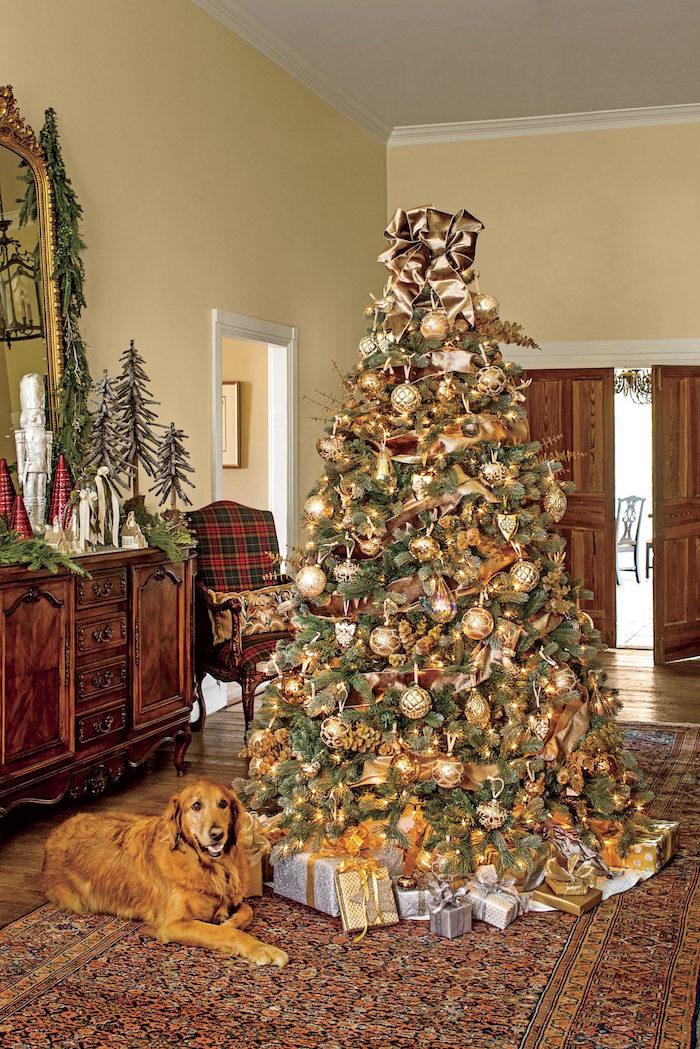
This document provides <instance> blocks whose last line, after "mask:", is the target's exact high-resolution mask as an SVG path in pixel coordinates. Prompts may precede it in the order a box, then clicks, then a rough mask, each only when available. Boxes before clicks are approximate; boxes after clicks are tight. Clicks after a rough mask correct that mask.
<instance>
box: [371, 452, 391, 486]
mask: <svg viewBox="0 0 700 1049" xmlns="http://www.w3.org/2000/svg"><path fill="white" fill-rule="evenodd" d="M374 480H375V481H376V482H377V484H378V485H379V487H380V488H383V489H384V491H385V492H387V493H388V494H389V495H391V493H392V492H395V491H396V470H395V469H394V464H393V463H392V461H391V456H390V455H389V453H388V452H387V450H386V448H382V449H381V451H380V452H379V454H378V456H377V462H376V464H375V467H374Z"/></svg>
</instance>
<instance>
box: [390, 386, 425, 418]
mask: <svg viewBox="0 0 700 1049" xmlns="http://www.w3.org/2000/svg"><path fill="white" fill-rule="evenodd" d="M422 400H423V398H422V397H421V395H420V391H419V390H418V389H417V388H416V387H415V386H412V385H411V383H410V382H402V383H401V384H400V385H399V386H395V387H394V389H393V390H392V391H391V403H392V404H393V406H394V408H395V409H396V411H397V412H401V414H402V415H408V414H410V412H415V410H416V408H418V406H419V405H420V403H421V401H422Z"/></svg>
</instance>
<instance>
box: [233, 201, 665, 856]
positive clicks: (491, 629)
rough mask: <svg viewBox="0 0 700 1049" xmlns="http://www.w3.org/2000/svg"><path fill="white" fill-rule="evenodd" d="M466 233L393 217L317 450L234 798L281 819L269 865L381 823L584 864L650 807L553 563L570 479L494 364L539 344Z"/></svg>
mask: <svg viewBox="0 0 700 1049" xmlns="http://www.w3.org/2000/svg"><path fill="white" fill-rule="evenodd" d="M482 228H483V227H482V224H481V223H480V222H479V221H478V220H477V219H474V218H473V217H472V216H471V215H469V214H468V213H466V212H460V213H458V214H456V215H454V216H453V215H449V214H446V213H444V212H440V211H437V210H435V209H433V208H419V209H415V210H413V211H409V212H403V211H398V212H397V213H396V215H395V216H394V218H393V220H392V222H391V224H390V226H389V227H388V229H387V230H386V234H385V235H386V237H387V239H388V240H389V247H388V249H387V250H386V251H385V252H384V253H383V254H382V255H380V261H382V262H384V263H385V265H386V266H387V268H388V270H389V281H388V283H387V285H386V287H385V289H384V293H383V294H382V296H381V297H379V298H377V299H375V300H374V302H373V303H372V305H371V306H370V307H368V310H367V314H368V316H369V317H370V318H371V327H370V329H369V330H368V332H367V334H366V336H365V337H364V338H362V340H361V341H360V344H359V354H360V363H359V364H358V366H357V370H356V371H355V372H353V373H352V374H350V375H349V376H348V377H347V378H346V380H345V386H346V395H345V397H344V399H343V401H342V403H340V404H339V406H338V407H336V408H335V409H334V418H333V420H332V424H331V425H330V426H329V428H328V432H327V433H326V435H325V436H323V437H322V438H321V439H320V441H319V442H318V451H319V453H320V455H321V457H322V458H323V459H324V460H325V467H324V472H323V475H322V476H321V478H320V481H319V482H318V484H317V486H316V487H315V489H314V490H313V492H312V493H311V495H310V497H309V499H308V500H307V501H306V504H305V512H306V520H305V528H306V531H307V533H308V541H307V542H306V545H305V547H304V549H303V551H302V553H301V555H300V558H299V561H300V565H299V568H298V572H297V576H296V586H297V590H298V597H297V604H296V608H295V614H294V619H293V624H294V632H295V633H294V638H293V640H292V641H291V643H289V644H288V645H286V646H280V647H279V648H278V651H277V652H276V654H275V657H274V658H275V663H276V666H277V669H278V671H279V673H278V676H277V677H276V678H274V679H273V680H272V682H271V684H270V685H269V686H268V688H267V690H266V694H265V700H264V704H263V708H262V711H261V713H260V715H259V717H258V718H257V720H256V722H255V723H254V726H253V729H252V731H251V733H250V735H249V737H248V740H247V754H248V756H249V757H250V767H249V776H250V779H249V780H248V781H246V782H245V783H242V784H240V785H239V789H240V790H241V791H242V793H243V795H244V796H245V797H246V799H247V801H248V802H249V804H251V806H252V807H253V808H257V809H262V810H265V811H271V810H274V809H275V808H277V809H281V810H282V822H281V825H282V826H283V827H284V828H285V829H286V830H287V835H286V837H285V839H284V842H283V843H282V844H281V845H280V846H278V852H279V853H280V854H281V855H282V856H284V855H290V854H291V853H293V852H294V851H297V850H301V849H310V850H312V851H316V850H317V849H319V848H321V847H322V846H323V845H326V846H328V845H330V846H331V847H332V846H333V844H334V842H336V841H337V840H338V839H339V837H340V836H341V835H343V834H344V832H346V831H347V830H348V829H349V828H353V827H356V826H359V825H361V824H363V823H366V822H367V821H374V824H373V825H376V823H380V824H381V825H382V829H383V832H384V833H385V835H386V839H387V840H388V841H389V842H391V843H394V844H396V845H399V846H401V847H403V848H404V849H407V848H409V847H410V846H414V847H416V845H417V844H419V845H420V847H421V850H422V853H421V855H422V860H423V862H424V863H425V864H426V865H428V866H430V867H432V868H434V869H440V870H442V871H444V872H447V873H449V872H452V873H454V874H466V873H468V872H470V871H473V870H474V869H475V868H476V867H478V866H479V865H480V864H482V863H484V862H493V863H495V864H496V865H497V867H498V869H499V870H500V871H501V872H502V873H505V872H512V871H515V872H517V871H522V870H523V869H525V868H527V867H530V866H531V865H532V863H533V859H534V858H535V857H536V854H537V853H538V852H544V851H545V850H546V848H547V846H546V842H547V840H548V839H551V838H553V837H557V838H558V839H559V840H561V839H562V835H564V836H567V837H568V840H570V841H571V842H575V843H580V844H581V845H582V847H583V848H586V847H591V848H593V849H596V850H597V849H599V848H600V846H601V843H602V839H601V835H602V834H604V833H607V832H609V831H611V830H613V829H617V828H619V827H621V828H622V829H623V848H624V847H625V844H629V842H631V840H632V838H633V835H634V828H635V821H638V820H639V813H640V811H641V809H642V807H643V805H644V803H645V801H646V800H647V798H648V795H646V794H644V793H643V787H642V784H641V782H640V779H639V776H638V773H637V770H636V767H635V763H634V760H633V758H632V756H631V755H630V754H629V753H627V752H626V751H625V750H624V749H623V737H622V733H621V731H620V730H619V729H618V728H616V726H615V723H614V713H615V709H616V700H615V698H614V695H613V694H612V692H611V691H610V689H609V688H607V687H606V685H605V679H604V674H603V671H602V669H601V653H602V646H601V644H600V635H599V633H598V632H597V630H596V629H595V627H594V624H593V622H592V620H591V618H590V616H589V615H588V614H587V613H586V612H585V611H583V610H582V608H581V604H582V603H584V602H585V601H587V600H589V599H590V597H591V596H592V595H590V593H588V592H587V591H586V590H584V589H583V583H582V581H581V580H576V579H571V578H569V576H568V575H567V573H566V571H565V568H564V556H565V541H564V540H563V538H562V537H561V536H560V535H559V534H558V533H557V531H556V528H555V525H556V523H557V522H558V521H559V520H561V518H562V517H563V515H564V513H565V510H566V492H567V491H570V490H571V489H572V487H573V486H572V485H571V484H570V483H568V482H565V481H563V480H561V479H560V475H561V471H562V467H561V464H560V463H559V462H557V461H555V460H554V458H553V457H551V458H550V456H549V455H548V454H547V450H546V448H543V447H541V446H540V445H539V444H536V443H531V442H530V441H529V432H528V424H527V414H526V408H525V395H524V393H523V391H524V389H525V388H526V386H527V384H526V383H523V382H522V381H521V379H520V378H519V376H520V373H521V371H522V369H521V368H520V367H518V366H516V365H514V364H512V363H508V362H507V361H506V360H504V359H503V351H502V348H501V347H503V346H505V345H507V344H513V343H514V344H517V345H520V346H535V344H534V343H533V341H532V340H531V339H529V338H528V337H527V336H525V335H524V333H523V332H522V330H521V328H520V327H519V326H518V325H516V324H511V323H508V322H506V321H503V320H501V319H500V317H499V305H498V302H497V301H496V299H495V298H494V297H493V296H492V295H490V294H488V293H485V292H483V291H480V290H479V287H478V280H477V279H475V278H476V277H477V274H475V272H474V270H473V268H472V265H473V262H474V254H475V246H476V238H477V235H478V233H479V231H480V230H481V229H482ZM336 403H337V402H336ZM410 812H413V813H416V812H420V814H421V823H420V825H421V826H423V827H424V828H427V830H426V831H425V835H424V837H422V838H421V840H420V842H418V843H417V842H416V839H415V837H411V834H410V823H411V821H410V820H408V821H407V819H406V817H407V814H408V813H410ZM402 817H404V819H403V820H402ZM414 825H415V823H414ZM407 829H408V830H409V833H408V834H407V833H406V831H407Z"/></svg>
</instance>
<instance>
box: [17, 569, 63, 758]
mask: <svg viewBox="0 0 700 1049" xmlns="http://www.w3.org/2000/svg"><path fill="white" fill-rule="evenodd" d="M72 600H73V580H72V579H56V580H51V581H48V580H43V581H42V582H41V583H37V584H35V585H31V586H27V585H26V584H22V585H20V586H11V587H6V588H5V589H4V590H3V591H2V593H1V595H0V611H1V620H2V621H1V623H0V631H1V645H2V667H3V674H2V690H3V697H2V699H3V703H2V709H3V720H2V753H1V754H0V772H2V773H3V774H7V773H10V772H13V771H16V770H20V769H21V770H23V771H27V770H29V769H32V768H41V767H42V766H44V765H50V764H53V763H54V762H56V761H60V760H62V759H63V758H65V757H69V756H70V755H71V754H72V753H73V749H74V748H73V726H72V719H71V655H72V649H71V640H72V639H71V635H70V631H69V628H68V624H69V622H70V618H71V604H72Z"/></svg>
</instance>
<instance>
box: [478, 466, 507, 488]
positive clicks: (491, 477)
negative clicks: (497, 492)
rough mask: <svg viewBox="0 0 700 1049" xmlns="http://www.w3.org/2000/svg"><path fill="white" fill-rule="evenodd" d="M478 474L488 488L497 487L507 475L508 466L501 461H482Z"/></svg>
mask: <svg viewBox="0 0 700 1049" xmlns="http://www.w3.org/2000/svg"><path fill="white" fill-rule="evenodd" d="M479 476H480V477H481V480H482V481H483V482H484V484H486V485H488V486H489V488H499V487H500V486H501V485H502V484H503V483H504V482H505V480H506V478H507V477H508V467H507V466H504V465H503V463H494V462H490V463H484V465H483V466H482V467H481V469H480V470H479Z"/></svg>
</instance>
